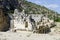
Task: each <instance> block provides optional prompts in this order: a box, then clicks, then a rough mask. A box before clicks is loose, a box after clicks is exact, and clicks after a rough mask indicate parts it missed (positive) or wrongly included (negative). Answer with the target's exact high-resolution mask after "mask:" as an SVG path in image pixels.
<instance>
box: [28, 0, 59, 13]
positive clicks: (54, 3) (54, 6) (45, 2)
mask: <svg viewBox="0 0 60 40" xmlns="http://www.w3.org/2000/svg"><path fill="white" fill-rule="evenodd" d="M27 1H29V2H33V3H36V4H38V5H42V6H45V7H47V8H49V9H51V10H54V11H56V12H58V13H59V14H60V0H27Z"/></svg>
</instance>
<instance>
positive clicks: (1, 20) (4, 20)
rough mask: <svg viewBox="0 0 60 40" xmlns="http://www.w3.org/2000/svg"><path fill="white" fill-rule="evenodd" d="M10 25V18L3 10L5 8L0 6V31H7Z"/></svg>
mask: <svg viewBox="0 0 60 40" xmlns="http://www.w3.org/2000/svg"><path fill="white" fill-rule="evenodd" d="M9 27H10V18H9V16H8V15H7V14H6V13H4V12H3V9H2V8H0V31H7V30H8V29H9Z"/></svg>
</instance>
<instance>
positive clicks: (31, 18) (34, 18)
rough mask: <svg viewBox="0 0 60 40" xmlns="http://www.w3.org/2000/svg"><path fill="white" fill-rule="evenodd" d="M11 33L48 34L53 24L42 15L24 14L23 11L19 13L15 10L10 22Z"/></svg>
mask: <svg viewBox="0 0 60 40" xmlns="http://www.w3.org/2000/svg"><path fill="white" fill-rule="evenodd" d="M11 24H12V25H11V31H14V32H15V31H16V32H17V31H32V32H37V33H48V32H50V31H51V30H50V28H52V27H53V26H54V25H55V23H54V21H53V20H50V19H49V18H48V17H46V16H44V15H43V14H25V12H24V10H23V11H22V12H19V10H18V9H15V11H14V14H13V19H12V20H11Z"/></svg>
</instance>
